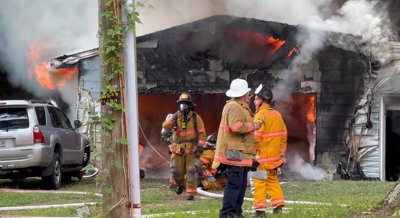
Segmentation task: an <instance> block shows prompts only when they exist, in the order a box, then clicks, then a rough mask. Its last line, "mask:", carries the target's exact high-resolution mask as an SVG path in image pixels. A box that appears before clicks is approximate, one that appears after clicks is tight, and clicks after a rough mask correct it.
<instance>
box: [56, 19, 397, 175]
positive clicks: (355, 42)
mask: <svg viewBox="0 0 400 218" xmlns="http://www.w3.org/2000/svg"><path fill="white" fill-rule="evenodd" d="M381 46H383V45H381ZM385 46H390V48H391V49H392V48H395V47H396V44H394V43H393V44H385ZM391 51H393V54H395V53H396V52H395V50H393V49H392V50H391ZM380 55H381V54H378V53H377V54H374V53H373V52H371V47H370V46H369V45H368V44H363V43H361V38H360V37H357V36H353V35H346V34H341V33H333V32H320V31H312V30H309V29H307V28H305V27H302V26H291V25H287V24H282V23H277V22H268V21H262V20H257V19H248V18H238V17H232V16H213V17H209V18H205V19H202V20H198V21H195V22H192V23H188V24H184V25H180V26H175V27H172V28H169V29H166V30H162V31H158V32H154V33H151V34H147V35H144V36H140V37H137V68H138V78H137V83H138V91H139V96H138V100H139V122H140V129H141V133H140V141H141V142H143V153H142V155H141V165H142V167H145V168H147V170H149V171H153V172H161V171H160V170H159V169H160V168H162V169H167V168H168V163H167V162H166V160H164V159H162V158H161V157H160V156H163V157H165V158H166V159H168V158H167V157H168V151H167V144H165V142H161V141H160V129H161V123H162V122H163V121H164V119H165V116H166V115H167V114H168V113H171V112H174V111H176V110H177V105H176V103H175V102H176V100H177V97H178V93H180V92H182V91H187V92H189V93H190V94H191V95H192V97H193V98H194V101H195V102H196V105H197V106H196V111H197V113H198V114H200V115H201V116H202V118H203V120H204V123H205V127H206V132H207V133H213V132H217V131H218V127H219V122H220V118H221V111H222V108H223V106H224V104H225V101H226V100H227V97H226V95H225V92H226V90H228V88H229V84H230V82H231V81H232V80H233V79H236V78H239V77H240V78H244V79H246V80H247V81H248V83H249V86H251V87H252V88H256V87H257V86H258V85H259V84H260V83H263V84H265V85H267V86H269V87H270V88H271V89H272V90H273V92H274V99H275V108H276V109H277V110H278V111H279V112H280V113H281V114H282V116H283V118H284V121H285V123H286V125H287V129H288V148H287V155H288V157H287V160H288V166H289V167H290V168H291V169H290V170H292V171H297V172H298V173H300V174H301V175H302V176H303V177H306V178H308V179H318V178H319V177H318V176H317V175H316V176H313V175H307V174H308V173H307V172H304V171H303V169H301V167H299V166H310V167H312V166H313V165H314V166H317V167H319V168H322V169H324V170H330V171H336V168H337V166H338V164H339V163H341V165H342V168H343V169H344V170H345V171H349V172H351V173H350V174H353V172H357V173H356V174H354V175H353V178H354V177H364V178H371V179H381V180H390V179H395V176H396V174H397V173H398V167H400V164H399V163H397V162H396V161H395V160H396V159H395V158H396V157H394V156H395V155H394V156H393V154H396V152H398V151H399V152H400V150H396V149H397V147H396V137H398V136H400V130H398V127H397V126H399V125H396V122H398V121H400V113H399V112H398V111H399V110H400V104H399V105H397V104H396V99H397V98H398V97H396V95H395V93H396V91H397V90H398V88H396V87H398V86H397V85H396V81H397V80H396V78H397V77H396V76H392V74H395V73H396V72H397V71H396V72H395V69H394V68H388V67H386V66H387V65H394V64H396V62H395V61H391V62H390V63H388V62H382V61H381V60H380V58H381V56H380ZM390 55H391V56H390V57H389V59H390V60H395V59H396V56H395V55H392V54H390ZM397 58H399V57H397ZM385 60H388V59H387V58H386V59H385ZM51 66H52V68H54V69H63V70H65V69H74V70H75V69H77V72H78V79H77V80H76V83H78V95H77V99H76V102H77V107H76V116H77V117H78V118H79V119H82V120H85V119H86V120H87V117H88V116H90V114H87V113H85V108H87V107H90V108H91V110H92V111H93V110H95V111H98V112H100V108H101V107H100V103H99V101H98V99H99V98H100V71H99V66H100V63H99V56H98V49H93V50H89V51H84V52H80V53H76V54H72V55H64V56H60V57H57V58H53V59H52V60H51ZM388 69H391V70H392V71H391V72H389V70H388ZM380 71H385V72H386V71H388V72H386V74H385V75H386V76H385V77H383V79H382V78H381V77H380V76H378V75H381V74H382V73H381V72H380ZM378 81H380V82H378ZM399 102H400V101H399ZM85 128H86V129H84V130H83V131H86V132H89V133H91V134H93V136H94V140H95V141H94V143H95V144H98V143H99V138H100V137H99V136H96V135H95V132H96V131H95V130H96V129H99V128H100V126H99V124H97V125H93V126H87V127H85ZM151 147H155V149H156V150H157V151H158V152H159V153H160V154H159V155H158V154H157V153H156V152H155V150H153V149H151ZM164 171H165V172H167V170H164ZM165 175H166V174H165ZM162 176H164V175H162Z"/></svg>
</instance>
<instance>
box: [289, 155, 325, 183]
mask: <svg viewBox="0 0 400 218" xmlns="http://www.w3.org/2000/svg"><path fill="white" fill-rule="evenodd" d="M289 169H290V170H291V171H294V172H297V173H299V174H300V175H301V176H302V177H303V178H305V179H309V180H321V179H323V178H324V176H325V174H326V171H325V170H323V169H321V168H318V167H315V166H313V165H311V164H309V163H307V162H305V161H304V160H303V159H302V158H301V157H299V156H297V155H295V156H294V157H291V162H290V163H289Z"/></svg>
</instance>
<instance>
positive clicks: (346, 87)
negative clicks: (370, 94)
mask: <svg viewBox="0 0 400 218" xmlns="http://www.w3.org/2000/svg"><path fill="white" fill-rule="evenodd" d="M316 59H317V60H318V63H319V66H320V68H319V70H320V71H321V92H320V94H319V95H318V101H317V106H316V110H317V111H316V116H317V124H316V125H317V136H316V151H315V154H316V164H317V166H319V167H322V168H325V169H329V170H334V169H335V168H334V167H335V166H336V165H337V164H338V163H339V162H342V163H343V164H344V166H346V164H347V150H348V149H347V146H346V142H345V138H346V135H347V133H348V125H349V123H350V121H351V120H352V118H353V114H354V111H355V110H356V108H357V105H358V103H359V99H360V98H361V96H362V94H363V91H364V78H365V75H366V73H367V72H368V71H369V64H368V63H369V62H368V58H367V57H366V56H364V55H362V54H359V53H355V52H352V51H346V50H343V49H339V48H336V47H333V46H329V47H327V48H325V49H323V50H322V51H320V52H319V53H318V54H317V55H316Z"/></svg>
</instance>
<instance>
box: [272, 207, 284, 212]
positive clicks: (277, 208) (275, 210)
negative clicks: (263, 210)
mask: <svg viewBox="0 0 400 218" xmlns="http://www.w3.org/2000/svg"><path fill="white" fill-rule="evenodd" d="M284 206H285V205H279V206H276V207H275V208H274V209H273V210H272V213H273V214H280V213H282V210H283V207H284Z"/></svg>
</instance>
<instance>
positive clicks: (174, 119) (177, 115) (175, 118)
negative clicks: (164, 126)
mask: <svg viewBox="0 0 400 218" xmlns="http://www.w3.org/2000/svg"><path fill="white" fill-rule="evenodd" d="M180 115H181V112H180V111H177V112H175V113H174V114H172V116H171V118H172V120H173V121H176V120H177V119H178V117H179V116H180Z"/></svg>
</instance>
